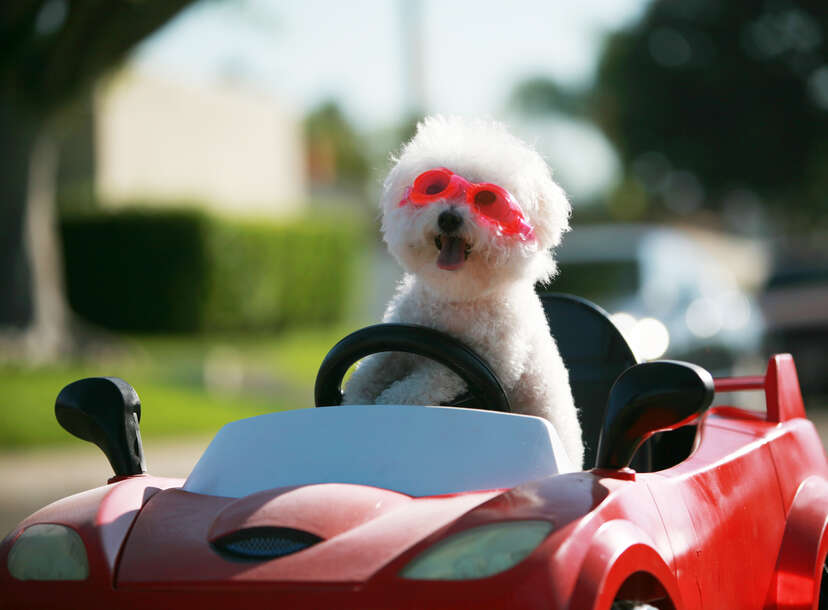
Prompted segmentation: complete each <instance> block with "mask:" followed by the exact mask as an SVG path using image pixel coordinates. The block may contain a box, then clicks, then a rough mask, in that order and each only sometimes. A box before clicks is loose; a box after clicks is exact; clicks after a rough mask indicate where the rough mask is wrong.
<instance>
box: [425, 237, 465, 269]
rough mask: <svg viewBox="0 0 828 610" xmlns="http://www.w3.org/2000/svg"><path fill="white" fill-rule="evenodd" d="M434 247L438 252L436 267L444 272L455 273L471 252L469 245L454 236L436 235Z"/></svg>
mask: <svg viewBox="0 0 828 610" xmlns="http://www.w3.org/2000/svg"><path fill="white" fill-rule="evenodd" d="M434 245H435V246H437V249H438V250H439V251H440V255H439V256H438V257H437V266H438V267H440V269H445V270H446V271H455V270H457V269H459V268H460V267H462V266H463V263H465V262H466V260H467V259H468V258H469V254H471V250H472V249H471V244H468V243H466V240H464V239H463V238H462V237H458V236H456V235H438V236H437V237H435V238H434Z"/></svg>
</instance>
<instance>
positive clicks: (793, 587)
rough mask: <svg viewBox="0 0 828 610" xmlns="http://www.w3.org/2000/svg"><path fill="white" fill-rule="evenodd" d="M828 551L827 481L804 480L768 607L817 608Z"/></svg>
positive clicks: (789, 520) (791, 514) (818, 478)
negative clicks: (823, 567)
mask: <svg viewBox="0 0 828 610" xmlns="http://www.w3.org/2000/svg"><path fill="white" fill-rule="evenodd" d="M826 554H828V482H826V480H825V479H824V478H823V477H821V476H817V475H815V476H812V477H809V478H807V479H805V480H804V481H803V482H802V483H801V484H800V485H799V488H798V489H797V491H796V495H795V496H794V499H793V502H792V503H791V508H790V510H789V511H788V518H787V520H786V523H785V532H784V534H783V536H782V544H781V545H780V548H779V555H778V557H777V560H776V570H775V571H774V577H773V580H772V581H771V586H770V590H769V591H768V598H767V602H766V603H765V607H766V608H785V610H799V609H801V610H810V609H813V610H816V607H817V606H816V604H817V598H818V593H819V583H820V580H821V576H822V566H823V564H824V563H825V559H826Z"/></svg>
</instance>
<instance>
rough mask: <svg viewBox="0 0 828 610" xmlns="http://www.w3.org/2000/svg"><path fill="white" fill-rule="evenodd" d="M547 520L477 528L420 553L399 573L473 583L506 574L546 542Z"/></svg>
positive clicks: (548, 525)
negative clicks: (470, 581) (505, 572)
mask: <svg viewBox="0 0 828 610" xmlns="http://www.w3.org/2000/svg"><path fill="white" fill-rule="evenodd" d="M551 529H552V524H551V523H549V522H548V521H508V522H504V523H495V524H493V525H484V526H482V527H475V528H473V529H470V530H466V531H464V532H460V533H459V534H455V535H454V536H451V537H450V538H447V539H446V540H443V541H442V542H440V543H438V544H436V545H434V546H433V547H431V548H430V549H428V550H426V551H424V552H423V553H420V555H418V556H417V557H415V558H414V559H413V560H412V561H411V563H409V564H408V565H407V566H406V567H405V569H403V571H402V572H401V573H400V576H402V577H403V578H408V579H411V580H470V579H473V578H486V577H487V576H492V575H494V574H497V573H498V572H503V571H505V570H508V569H509V568H511V567H513V566H515V565H517V564H518V563H520V562H521V561H523V560H524V559H525V558H526V557H527V556H528V555H529V553H531V552H532V551H534V550H535V548H537V546H538V545H539V544H540V543H541V542H543V539H544V538H546V536H547V534H549V531H550V530H551Z"/></svg>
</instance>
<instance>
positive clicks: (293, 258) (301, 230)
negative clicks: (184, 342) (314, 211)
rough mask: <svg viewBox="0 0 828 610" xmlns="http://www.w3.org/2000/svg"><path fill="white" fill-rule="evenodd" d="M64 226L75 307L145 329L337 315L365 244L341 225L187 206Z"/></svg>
mask: <svg viewBox="0 0 828 610" xmlns="http://www.w3.org/2000/svg"><path fill="white" fill-rule="evenodd" d="M61 232H62V237H63V245H64V260H65V266H66V278H67V292H68V295H69V302H70V304H71V306H72V308H73V309H74V310H75V311H76V312H77V313H78V314H80V315H81V316H82V317H84V318H86V319H88V320H89V321H91V322H94V323H96V324H100V325H102V326H105V327H107V328H112V329H117V330H127V331H137V332H194V331H202V330H208V331H209V330H228V331H233V330H255V331H274V330H279V329H281V328H284V327H286V326H292V325H300V324H317V323H329V322H336V321H338V320H340V319H341V318H342V316H343V314H344V313H345V307H346V304H347V303H348V302H349V299H350V294H349V287H350V286H352V285H353V282H352V281H351V280H352V275H351V274H352V272H353V269H354V264H353V263H354V260H355V258H356V257H357V256H358V255H359V247H360V244H361V243H363V241H362V240H360V239H358V237H359V231H358V229H357V228H356V226H352V225H349V224H345V225H343V224H342V223H341V222H340V223H334V222H331V221H326V220H324V219H319V218H309V219H304V220H296V221H290V222H285V223H279V224H276V223H265V222H256V223H252V222H242V221H229V220H224V219H217V218H212V217H209V216H207V215H205V214H203V213H200V212H195V211H189V210H187V211H155V210H152V211H148V210H130V211H123V212H110V213H102V212H100V213H96V214H92V215H80V216H70V217H67V218H64V219H63V220H62V222H61Z"/></svg>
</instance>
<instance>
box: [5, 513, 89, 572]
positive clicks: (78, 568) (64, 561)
mask: <svg viewBox="0 0 828 610" xmlns="http://www.w3.org/2000/svg"><path fill="white" fill-rule="evenodd" d="M7 566H8V568H9V573H10V574H11V575H12V576H13V577H14V578H16V579H17V580H86V578H87V577H88V576H89V562H88V561H87V559H86V548H84V546H83V540H81V537H80V536H79V535H78V533H77V532H76V531H75V530H73V529H70V528H68V527H66V526H64V525H55V524H53V523H41V524H38V525H32V526H30V527H27V528H26V529H25V530H24V531H23V533H22V534H20V536H19V537H18V538H17V540H16V541H15V543H14V546H12V548H11V551H10V552H9V557H8V560H7Z"/></svg>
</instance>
